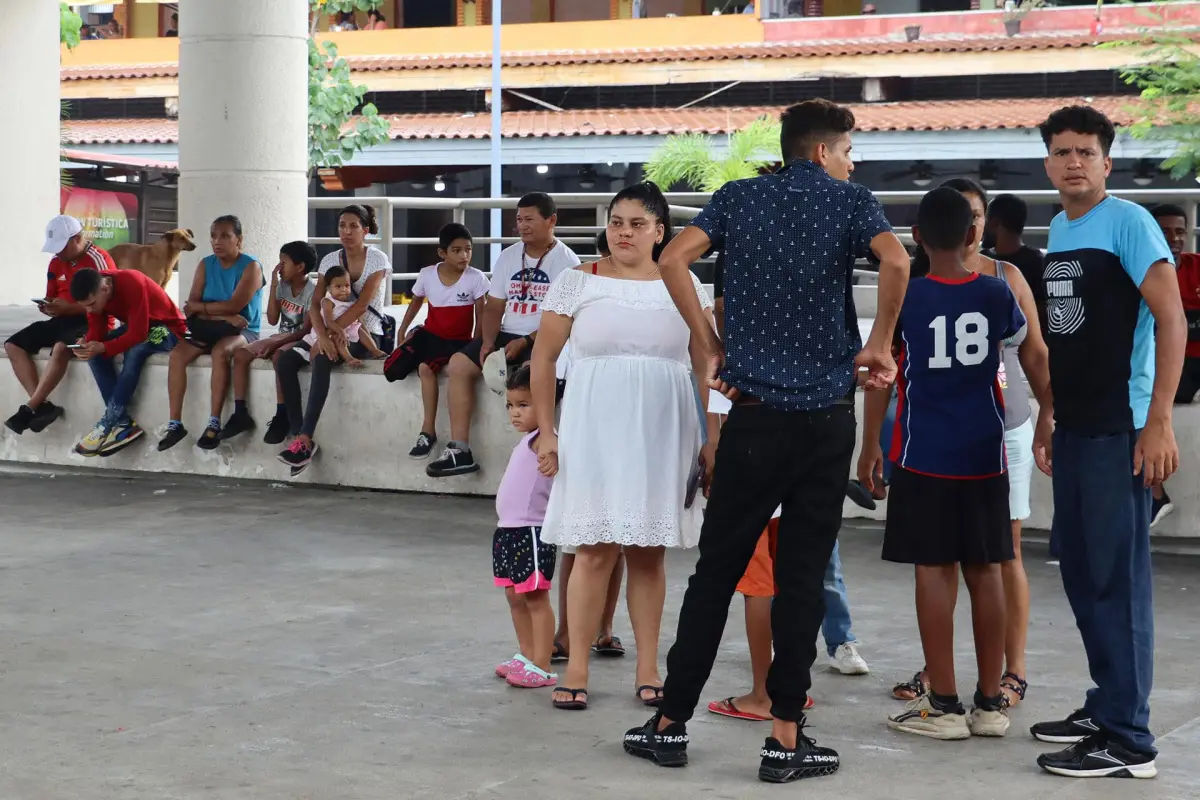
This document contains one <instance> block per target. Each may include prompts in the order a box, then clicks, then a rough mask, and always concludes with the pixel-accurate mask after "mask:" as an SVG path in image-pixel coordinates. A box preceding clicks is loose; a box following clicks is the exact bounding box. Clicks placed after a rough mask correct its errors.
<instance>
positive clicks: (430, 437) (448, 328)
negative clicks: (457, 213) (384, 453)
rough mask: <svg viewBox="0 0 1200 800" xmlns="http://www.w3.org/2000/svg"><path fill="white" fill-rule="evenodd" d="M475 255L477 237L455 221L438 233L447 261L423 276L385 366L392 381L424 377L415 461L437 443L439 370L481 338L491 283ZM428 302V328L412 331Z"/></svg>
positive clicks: (441, 253)
mask: <svg viewBox="0 0 1200 800" xmlns="http://www.w3.org/2000/svg"><path fill="white" fill-rule="evenodd" d="M471 254H472V238H471V232H470V231H469V230H467V227H466V226H465V225H460V224H458V223H457V222H452V223H450V224H449V225H447V226H445V227H444V228H442V230H441V232H440V233H439V234H438V258H440V259H442V261H441V263H440V264H435V265H433V266H432V267H425V268H424V269H423V270H421V272H420V273H419V274H418V275H417V282H416V284H415V285H414V286H413V299H412V302H411V303H409V304H408V311H407V312H405V314H404V321H403V323H402V324H401V325H400V334H401V335H402V336H405V331H408V334H407V336H405V339H404V344H402V345H400V346H399V347H397V348H396V350H395V352H394V353H392V355H391V356H390V357H389V358H388V360H387V362H386V363H385V364H384V367H383V374H384V377H386V378H387V379H388V380H389V381H400V380H404V379H405V378H406V377H408V375H409V373H411V372H412V371H413V370H414V369H415V370H417V374H418V375H420V377H421V403H422V405H423V406H424V409H425V419H424V421H423V422H422V423H421V432H420V434H419V435H418V436H417V443H416V444H415V445H414V446H413V449H412V450H410V451H409V452H408V455H409V456H410V457H412V458H425V457H426V456H428V455H429V453H430V452H431V451H432V450H433V446H434V444H436V443H437V428H436V421H437V404H438V379H437V373H438V371H439V370H441V368H442V367H444V366H445V365H446V363H447V362H448V361H449V360H450V356H452V355H454V354H455V353H457V352H458V351H459V350H462V349H463V347H465V346H466V345H467V344H468V343H469V342H470V341H471V339H472V338H473V337H474V336H475V335H476V333H477V331H476V325H477V322H478V320H479V318H480V316H479V315H480V314H481V313H482V312H483V301H484V298H485V297H486V296H487V293H488V288H489V286H490V284H489V282H488V279H487V276H486V275H484V274H483V273H482V272H480V271H479V270H477V269H475V268H474V267H472V266H471ZM425 303H428V304H429V309H428V311H427V312H426V316H425V324H424V325H420V326H417V327H415V328H413V329H412V330H411V331H409V326H410V325H412V323H413V320H414V319H416V316H417V312H418V311H420V310H421V306H422V305H423V304H425Z"/></svg>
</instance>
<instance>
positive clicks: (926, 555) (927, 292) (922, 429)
mask: <svg viewBox="0 0 1200 800" xmlns="http://www.w3.org/2000/svg"><path fill="white" fill-rule="evenodd" d="M917 222H918V225H917V227H916V228H915V229H914V231H913V235H914V238H918V241H919V242H920V243H921V244H922V245H923V246H924V248H925V251H926V252H927V253H928V254H929V260H930V270H929V274H928V276H926V277H922V278H916V279H914V280H912V281H911V282H910V284H909V288H908V293H907V294H906V295H905V298H904V305H903V307H902V309H901V311H900V319H899V322H898V323H897V326H896V336H897V339H898V340H899V350H900V355H899V358H898V360H897V364H898V366H899V377H898V378H897V385H898V395H899V402H898V407H897V412H896V433H895V438H894V440H893V445H892V451H891V460H892V461H893V462H894V465H895V466H894V468H893V471H892V480H891V492H890V495H889V500H888V514H887V526H886V531H885V534H884V543H883V558H884V559H885V560H887V561H895V562H899V563H903V564H913V565H914V566H915V567H916V584H917V592H916V594H917V624H918V627H919V628H920V632H921V643H922V646H923V647H924V650H925V659H926V665H927V666H926V669H927V671H928V675H929V685H930V691H929V693H928V694H926V695H922V696H920V697H917V698H916V699H915V700H913V701H912V702H910V703H909V704H908V706H907V707H906V708H905V710H904V711H903V712H901V713H899V714H895V715H893V716H891V717H889V718H888V727H890V728H892V729H894V730H898V731H903V732H905V733H914V734H917V735H920V736H927V737H931V738H934V739H966V738H967V737H969V736H971V735H972V734H974V735H976V736H1003V735H1004V734H1005V733H1006V732H1007V731H1008V725H1009V721H1008V713H1007V710H1006V708H1005V704H1004V701H1003V700H1004V697H1003V694H1002V693H1001V691H1000V678H1001V673H1003V671H1004V631H1005V602H1004V582H1003V578H1002V576H1001V571H1000V565H1001V563H1002V562H1004V561H1010V560H1012V558H1013V541H1012V531H1011V529H1010V527H1009V512H1008V476H1007V473H1006V471H1007V464H1006V462H1005V453H1004V401H1003V395H1002V394H1001V391H1000V387H999V384H998V381H997V372H998V370H999V366H1000V351H999V347H1000V343H1001V342H1002V341H1003V340H1004V339H1006V338H1008V337H1009V336H1012V335H1013V334H1015V333H1016V332H1017V331H1018V330H1019V329H1020V328H1021V326H1023V325H1024V324H1025V318H1024V316H1023V315H1022V314H1021V310H1020V309H1019V308H1018V306H1017V302H1016V300H1015V299H1014V297H1013V294H1012V292H1011V291H1009V289H1008V287H1007V285H1005V283H1004V282H1003V281H1000V280H999V279H997V278H993V277H990V276H987V275H980V274H978V273H973V272H970V271H968V270H967V269H966V267H965V266H964V265H963V259H964V257H965V256H966V254H967V247H968V246H969V245H970V243H971V242H973V241H974V240H975V231H974V230H973V228H974V225H973V223H972V216H971V208H970V204H969V203H968V202H967V200H966V198H965V197H963V195H961V194H959V193H958V192H956V191H954V190H952V189H948V188H939V189H935V190H934V191H932V192H930V193H929V194H927V195H925V197H924V199H922V201H921V206H920V209H919V210H918V213H917ZM888 399H889V398H888V394H887V392H871V393H870V394H868V395H867V401H866V417H867V419H866V428H865V435H864V437H863V441H864V445H863V451H862V455H861V457H860V458H859V462H858V478H859V480H860V481H862V482H863V484H864V485H865V486H866V487H867V488H868V489H873V488H874V485H875V482H876V481H880V480H882V464H883V454H882V452H881V451H880V447H879V445H878V442H877V441H876V439H877V436H878V434H877V431H878V430H879V429H880V426H881V424H882V422H883V417H884V412H885V411H886V409H887V404H888ZM960 565H961V567H962V572H963V577H964V578H965V579H966V583H967V590H968V591H969V592H970V595H971V610H972V619H973V620H974V634H975V652H976V659H977V662H978V664H979V682H978V684H977V685H976V689H975V697H974V708H973V709H972V710H971V713H970V715H969V716H968V714H967V712H966V710H965V709H964V708H963V705H962V703H961V702H959V698H958V689H957V687H956V682H955V675H954V606H955V601H956V599H957V594H958V570H959V566H960Z"/></svg>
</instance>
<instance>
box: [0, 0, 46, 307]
mask: <svg viewBox="0 0 1200 800" xmlns="http://www.w3.org/2000/svg"><path fill="white" fill-rule="evenodd" d="M3 5H4V11H3V13H4V23H3V24H0V75H2V76H4V78H3V81H0V109H4V111H3V115H4V119H3V121H2V122H0V153H4V155H5V159H4V161H5V164H4V189H3V190H0V220H6V223H5V226H6V228H7V233H6V235H5V240H6V241H5V248H4V249H5V254H4V261H3V263H2V264H0V277H2V279H0V305H13V304H23V305H26V306H28V305H29V298H31V297H41V296H43V295H44V294H45V293H46V264H47V263H48V262H49V260H50V256H48V255H45V254H43V253H42V244H43V243H44V242H45V233H46V223H47V222H49V221H50V219H51V217H53V216H55V215H56V214H58V211H59V208H60V205H59V203H60V200H59V177H58V176H59V159H58V148H59V143H58V132H59V105H58V99H59V92H58V69H59V44H58V42H59V34H58V3H46V2H26V3H4V4H3Z"/></svg>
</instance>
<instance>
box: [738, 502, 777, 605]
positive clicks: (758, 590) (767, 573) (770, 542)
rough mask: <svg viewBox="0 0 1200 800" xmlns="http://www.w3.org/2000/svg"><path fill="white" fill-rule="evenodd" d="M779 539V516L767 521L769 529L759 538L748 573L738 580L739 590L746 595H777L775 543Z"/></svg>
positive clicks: (747, 569) (747, 568) (748, 566)
mask: <svg viewBox="0 0 1200 800" xmlns="http://www.w3.org/2000/svg"><path fill="white" fill-rule="evenodd" d="M778 539H779V518H778V517H776V518H775V519H773V520H771V521H770V522H768V523H767V529H766V530H765V531H763V533H762V536H760V537H759V539H758V546H757V547H755V548H754V556H753V558H751V559H750V564H749V565H747V567H746V574H745V575H743V576H742V579H741V580H740V581H738V585H737V590H738V592H739V593H740V594H743V595H745V596H746V597H774V596H775V543H776V542H777V541H778Z"/></svg>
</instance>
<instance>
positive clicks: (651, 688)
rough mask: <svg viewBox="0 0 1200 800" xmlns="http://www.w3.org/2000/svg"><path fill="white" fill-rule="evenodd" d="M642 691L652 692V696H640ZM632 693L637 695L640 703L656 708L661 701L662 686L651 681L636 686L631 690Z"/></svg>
mask: <svg viewBox="0 0 1200 800" xmlns="http://www.w3.org/2000/svg"><path fill="white" fill-rule="evenodd" d="M642 692H654V697H651V698H649V699H647V698H645V697H642ZM633 693H634V694H635V695H636V696H637V699H638V700H640V701H641V702H642V705H644V706H649V707H650V708H658V706H659V705H660V704H661V703H662V701H663V687H661V686H655V685H654V684H651V683H647V684H644V685H642V686H639V687H637V688H636V689H634V690H633Z"/></svg>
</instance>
